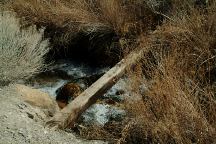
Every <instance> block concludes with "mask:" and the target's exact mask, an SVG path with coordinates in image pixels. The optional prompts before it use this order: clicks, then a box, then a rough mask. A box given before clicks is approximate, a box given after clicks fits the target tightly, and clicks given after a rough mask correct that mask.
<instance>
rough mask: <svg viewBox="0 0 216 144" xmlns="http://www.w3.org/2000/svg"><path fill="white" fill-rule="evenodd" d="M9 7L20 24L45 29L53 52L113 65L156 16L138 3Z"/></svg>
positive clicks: (27, 1)
mask: <svg viewBox="0 0 216 144" xmlns="http://www.w3.org/2000/svg"><path fill="white" fill-rule="evenodd" d="M9 7H10V9H12V10H14V11H15V12H16V13H17V14H18V16H19V17H22V18H23V20H24V25H32V24H35V25H37V26H38V27H46V30H45V36H46V37H49V38H51V44H52V45H53V47H54V48H55V49H57V50H58V51H57V52H56V51H55V53H62V52H65V54H73V53H76V54H74V55H72V57H76V56H77V53H78V52H79V57H81V59H85V58H86V57H87V56H88V55H90V58H89V59H94V58H95V57H98V58H102V59H97V60H95V61H94V62H95V63H97V62H98V61H112V60H113V61H114V63H117V62H118V61H119V59H120V57H122V51H121V49H123V48H124V47H125V46H126V45H131V43H134V42H135V41H136V36H137V35H139V34H140V33H141V32H145V33H147V32H148V31H149V30H150V29H152V25H154V27H155V26H156V25H157V24H158V22H157V14H155V13H154V12H153V11H152V9H151V8H150V7H149V6H148V5H147V2H145V1H140V0H135V1H131V0H129V1H123V0H95V1H92V0H79V1H77V0H48V1H43V0H16V1H14V2H12V3H11V4H10V5H9ZM147 21H148V22H147ZM86 47H88V48H86ZM79 50H80V51H79ZM85 53H88V54H87V55H85ZM82 55H83V56H82ZM108 63H112V62H108Z"/></svg>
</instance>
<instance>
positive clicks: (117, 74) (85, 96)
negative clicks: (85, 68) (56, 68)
mask: <svg viewBox="0 0 216 144" xmlns="http://www.w3.org/2000/svg"><path fill="white" fill-rule="evenodd" d="M143 52H144V51H143V50H140V51H136V52H132V53H131V54H129V55H128V56H127V57H126V58H125V59H122V60H121V61H120V62H119V63H118V64H116V65H115V66H114V67H113V68H111V69H110V70H109V71H108V72H107V73H105V74H104V75H103V76H102V77H101V78H100V79H98V80H97V81H96V82H95V83H93V84H92V85H91V86H90V87H89V88H88V89H86V90H85V91H84V92H83V93H81V95H79V96H78V97H77V98H75V99H74V100H73V101H72V102H71V103H69V104H68V105H67V106H66V107H65V108H63V109H62V110H61V111H60V112H58V113H56V114H55V115H54V117H53V118H52V119H51V120H49V121H48V122H47V125H48V126H49V127H57V128H60V129H64V128H67V127H74V124H75V122H76V121H77V119H78V118H79V116H80V115H81V114H82V113H83V112H84V111H85V110H86V109H87V108H89V107H90V106H91V105H93V104H94V103H96V101H97V99H98V98H99V97H100V96H102V95H103V94H104V93H105V92H106V91H107V90H109V89H110V88H111V87H112V86H113V85H114V84H115V83H116V82H117V81H118V80H119V79H120V78H121V77H122V76H123V75H124V73H125V71H126V69H127V68H130V67H131V66H132V65H133V64H135V63H136V62H137V61H138V60H140V59H141V57H142V55H143Z"/></svg>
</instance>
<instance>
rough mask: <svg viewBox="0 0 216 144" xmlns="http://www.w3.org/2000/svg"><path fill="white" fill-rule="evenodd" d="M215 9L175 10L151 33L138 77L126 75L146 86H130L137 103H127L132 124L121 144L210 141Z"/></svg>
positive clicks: (215, 130) (215, 105) (214, 108)
mask: <svg viewBox="0 0 216 144" xmlns="http://www.w3.org/2000/svg"><path fill="white" fill-rule="evenodd" d="M187 4H188V3H186V5H187ZM187 6H188V5H187ZM183 8H184V7H183ZM215 10H216V5H215V3H212V4H211V5H207V6H206V8H205V9H204V8H202V9H200V8H197V7H193V6H192V5H190V9H188V7H187V9H182V8H181V9H175V11H178V12H173V13H174V15H173V16H171V18H172V20H173V21H168V22H166V23H164V24H163V25H162V26H161V27H160V28H159V29H158V30H156V31H155V32H154V34H153V36H152V37H151V39H152V46H151V48H150V49H149V52H148V53H147V54H146V55H145V56H148V57H145V59H143V61H142V62H141V65H142V67H141V69H142V73H143V75H140V76H137V75H136V76H133V75H132V76H131V78H132V82H133V83H136V82H137V81H138V82H141V83H145V85H148V87H149V88H148V90H146V91H145V92H144V93H143V92H142V91H141V90H140V88H137V87H135V88H134V89H135V91H137V95H139V96H140V98H142V101H137V102H128V104H127V105H128V110H129V111H130V112H131V114H132V116H133V117H135V121H136V126H134V127H132V128H131V129H129V130H128V131H127V134H126V136H125V137H124V138H123V140H121V141H120V143H139V141H142V142H141V143H145V142H146V141H147V143H215V137H216V127H215V124H216V98H215V78H214V73H215V42H216V40H215V34H216V31H215V30H216V29H215V28H216V27H215V25H214V24H215V19H216V17H215V16H216V15H215ZM185 11H187V13H184V12H185ZM146 76H147V77H146ZM143 77H145V78H143ZM140 79H141V80H140ZM135 127H138V128H135ZM134 133H136V134H137V135H139V136H137V135H136V136H134Z"/></svg>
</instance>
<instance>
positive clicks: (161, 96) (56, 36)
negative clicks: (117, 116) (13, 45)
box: [10, 0, 216, 143]
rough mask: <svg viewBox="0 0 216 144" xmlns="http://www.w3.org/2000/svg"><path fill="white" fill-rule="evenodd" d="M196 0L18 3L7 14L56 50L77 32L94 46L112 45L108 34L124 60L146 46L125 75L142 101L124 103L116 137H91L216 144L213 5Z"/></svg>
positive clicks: (110, 134)
mask: <svg viewBox="0 0 216 144" xmlns="http://www.w3.org/2000/svg"><path fill="white" fill-rule="evenodd" d="M198 1H199V0H198ZM198 1H196V2H195V1H194V0H189V1H187V0H173V1H170V0H167V1H166V0H163V1H157V0H148V1H143V0H128V1H123V0H122V1H121V0H95V1H92V0H80V1H75V0H55V1H53V0H48V1H42V0H16V1H14V3H12V4H11V5H10V8H12V9H13V10H14V11H15V12H16V13H17V14H18V16H19V17H22V18H23V19H24V21H23V22H24V25H32V24H35V25H37V26H38V27H47V28H46V36H47V37H51V38H52V40H51V42H52V43H54V45H55V43H57V44H56V45H57V46H59V47H67V45H70V43H71V41H73V42H74V41H76V39H80V33H82V35H83V34H84V35H88V36H90V37H89V39H91V40H92V39H94V41H91V43H92V45H95V43H96V42H98V41H99V42H100V44H103V43H104V42H105V41H107V39H109V40H110V41H111V43H112V42H113V41H114V39H113V37H114V36H113V35H112V34H113V33H114V35H115V36H116V37H117V43H118V46H119V47H118V48H121V49H122V50H123V51H124V52H125V53H126V54H127V53H128V52H130V51H131V50H133V49H134V47H138V48H147V49H146V51H147V52H146V53H145V55H144V58H143V60H142V61H141V62H140V63H139V64H137V65H136V66H134V68H133V71H132V73H131V72H129V77H130V79H131V83H130V84H129V85H130V86H133V87H132V88H130V90H133V92H135V93H136V95H137V96H139V97H140V99H141V100H140V101H127V103H126V106H127V108H128V111H129V112H130V116H131V120H130V121H129V122H128V123H127V124H126V125H125V127H122V126H121V128H117V130H116V131H117V132H119V131H121V135H120V136H119V135H118V136H115V128H112V129H111V130H112V131H111V132H110V131H108V130H107V129H109V128H102V130H101V128H99V129H97V130H95V131H93V130H92V129H91V131H90V134H92V133H93V134H95V135H96V134H97V133H100V134H99V135H96V136H98V137H99V136H100V137H102V138H103V137H104V138H106V137H109V138H110V137H112V139H114V140H116V139H118V138H119V140H118V143H215V137H216V134H215V132H216V130H215V129H216V127H215V124H216V98H215V80H216V78H215V76H214V75H215V71H216V68H215V42H216V40H215V34H216V27H215V20H216V14H215V10H216V5H215V2H214V1H209V2H208V3H203V4H202V3H199V2H198ZM159 2H165V3H166V4H167V6H162V7H161V6H160V5H158V4H159ZM200 2H203V1H202V0H200ZM168 8H172V10H170V11H169V13H164V12H166V10H167V9H168ZM161 17H163V18H165V20H164V21H162V19H161V20H160V18H161ZM158 19H159V20H158ZM159 24H160V25H161V26H159ZM155 29H156V30H155ZM152 30H155V31H154V32H152ZM140 35H141V36H140ZM110 37H111V38H110ZM139 37H143V38H141V39H139ZM65 45H66V46H65ZM103 51H105V49H102V52H103ZM99 53H101V51H100V52H99ZM143 84H145V85H147V86H148V89H147V90H144V91H143V88H142V85H143ZM109 130H110V129H109ZM104 131H105V132H104ZM107 132H108V134H106V133H107ZM87 134H88V136H89V131H87ZM95 135H94V136H92V135H90V136H89V138H91V137H94V138H95Z"/></svg>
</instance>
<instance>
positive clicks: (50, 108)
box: [15, 84, 59, 116]
mask: <svg viewBox="0 0 216 144" xmlns="http://www.w3.org/2000/svg"><path fill="white" fill-rule="evenodd" d="M15 87H16V90H17V92H18V93H19V94H20V95H21V98H22V100H24V101H25V102H26V103H29V104H30V105H32V106H36V107H39V108H41V109H43V110H44V112H45V113H47V115H49V116H52V115H54V113H56V112H57V111H58V110H59V108H58V106H57V103H56V102H55V100H54V99H52V97H51V96H49V95H48V94H47V93H44V92H42V91H40V90H37V89H33V88H31V87H27V86H24V85H18V84H17V85H15Z"/></svg>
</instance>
